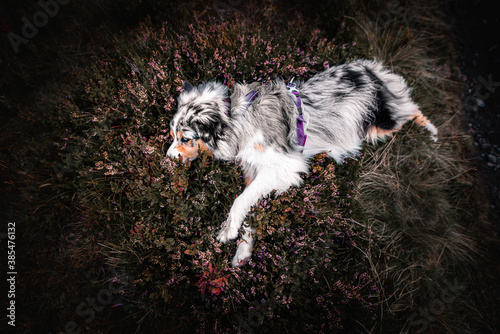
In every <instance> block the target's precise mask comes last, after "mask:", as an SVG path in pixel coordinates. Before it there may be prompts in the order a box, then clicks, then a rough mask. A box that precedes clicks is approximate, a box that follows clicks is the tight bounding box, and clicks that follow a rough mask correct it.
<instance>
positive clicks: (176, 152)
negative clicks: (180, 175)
mask: <svg viewBox="0 0 500 334" xmlns="http://www.w3.org/2000/svg"><path fill="white" fill-rule="evenodd" d="M167 155H168V156H169V157H171V158H180V157H181V156H182V154H181V152H179V150H177V146H174V145H172V146H170V148H169V149H168V150H167Z"/></svg>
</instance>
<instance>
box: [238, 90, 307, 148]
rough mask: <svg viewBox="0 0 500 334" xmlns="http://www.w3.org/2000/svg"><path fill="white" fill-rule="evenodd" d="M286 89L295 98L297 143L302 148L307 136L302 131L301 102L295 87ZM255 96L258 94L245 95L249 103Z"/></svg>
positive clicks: (254, 92)
mask: <svg viewBox="0 0 500 334" xmlns="http://www.w3.org/2000/svg"><path fill="white" fill-rule="evenodd" d="M286 87H287V89H288V90H289V91H290V92H291V93H292V94H293V95H295V97H296V102H295V105H296V106H297V110H298V111H299V116H297V142H298V144H299V146H302V147H304V146H305V144H306V139H307V135H306V134H305V131H304V123H305V122H306V121H305V120H304V116H303V115H302V100H301V99H300V93H299V91H298V90H297V88H295V85H292V84H289V85H287V86H286ZM257 96H259V92H257V91H251V92H250V93H248V94H247V95H246V100H247V102H249V103H251V102H253V101H254V100H255V99H256V98H257Z"/></svg>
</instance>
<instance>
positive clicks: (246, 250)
mask: <svg viewBox="0 0 500 334" xmlns="http://www.w3.org/2000/svg"><path fill="white" fill-rule="evenodd" d="M251 257H252V245H251V244H250V243H248V242H246V241H245V240H244V239H243V240H242V241H241V243H240V244H239V245H238V250H237V251H236V255H235V256H234V258H233V262H232V264H233V267H241V266H244V265H245V264H247V262H248V261H250V258H251Z"/></svg>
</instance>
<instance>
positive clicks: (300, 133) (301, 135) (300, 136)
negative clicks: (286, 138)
mask: <svg viewBox="0 0 500 334" xmlns="http://www.w3.org/2000/svg"><path fill="white" fill-rule="evenodd" d="M286 88H287V89H288V90H289V91H290V93H292V94H293V95H295V105H296V106H297V110H298V112H299V116H297V141H298V144H299V145H300V146H302V147H303V146H305V145H306V139H307V135H306V134H305V131H304V123H306V121H305V120H304V116H303V115H302V100H301V98H300V92H299V90H298V89H297V88H296V87H295V85H293V84H291V83H290V84H288V85H287V86H286Z"/></svg>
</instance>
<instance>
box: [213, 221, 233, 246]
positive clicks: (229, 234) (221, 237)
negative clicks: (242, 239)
mask: <svg viewBox="0 0 500 334" xmlns="http://www.w3.org/2000/svg"><path fill="white" fill-rule="evenodd" d="M236 237H238V229H237V228H234V227H231V224H229V223H228V222H225V223H224V225H223V226H222V229H221V231H220V232H219V234H218V235H217V240H218V241H219V242H222V243H226V242H228V241H230V240H233V239H236Z"/></svg>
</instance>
